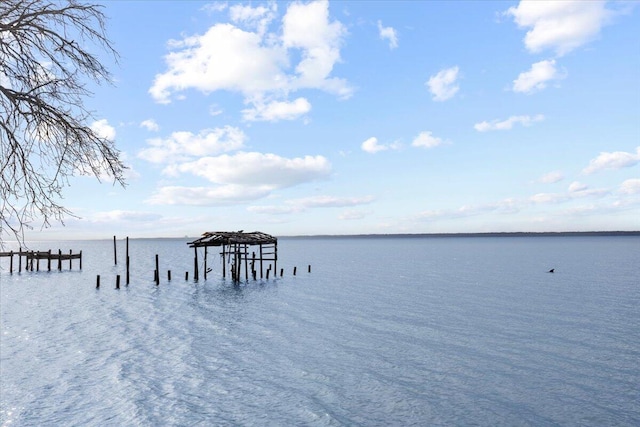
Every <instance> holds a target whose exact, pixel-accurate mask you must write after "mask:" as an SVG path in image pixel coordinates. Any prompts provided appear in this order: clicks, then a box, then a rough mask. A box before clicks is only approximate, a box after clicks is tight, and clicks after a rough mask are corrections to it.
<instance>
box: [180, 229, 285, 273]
mask: <svg viewBox="0 0 640 427" xmlns="http://www.w3.org/2000/svg"><path fill="white" fill-rule="evenodd" d="M187 244H188V245H189V247H191V248H194V251H195V258H194V270H195V271H194V279H195V280H198V248H204V269H203V271H204V279H205V280H206V279H207V273H208V272H209V271H210V268H208V266H207V255H208V248H209V247H210V246H217V247H220V257H221V259H222V277H224V278H226V277H227V272H229V273H230V275H231V279H232V280H233V281H234V282H236V281H240V278H241V276H242V272H243V270H244V276H245V278H246V279H247V280H249V277H250V275H249V273H250V272H251V276H252V277H253V279H254V280H255V279H256V277H257V274H258V271H259V272H260V278H262V277H263V276H264V274H265V268H267V270H266V274H267V278H269V272H270V271H271V267H273V274H274V276H275V272H276V270H277V267H278V265H277V263H278V239H277V238H275V237H273V236H271V235H269V234H266V233H262V232H260V231H252V232H250V233H245V232H244V230H240V231H213V232H206V233H203V234H202V237H201V238H199V239H197V240H194V241H193V242H189V243H187ZM271 262H273V264H271ZM265 264H267V265H265ZM258 269H259V270H258Z"/></svg>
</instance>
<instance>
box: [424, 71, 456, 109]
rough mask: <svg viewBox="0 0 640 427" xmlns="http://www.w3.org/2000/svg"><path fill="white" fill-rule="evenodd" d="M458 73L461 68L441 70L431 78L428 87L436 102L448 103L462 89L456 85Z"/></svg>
mask: <svg viewBox="0 0 640 427" xmlns="http://www.w3.org/2000/svg"><path fill="white" fill-rule="evenodd" d="M458 72H459V68H458V67H457V66H456V67H451V68H447V69H444V70H441V71H439V72H438V73H437V74H435V75H433V76H431V77H430V78H429V80H428V81H427V83H426V85H427V87H428V88H429V91H430V92H431V94H432V95H433V100H434V101H446V100H447V99H450V98H452V97H453V96H454V95H455V94H456V93H457V92H458V90H459V89H460V87H459V86H458V85H457V84H456V80H457V79H458Z"/></svg>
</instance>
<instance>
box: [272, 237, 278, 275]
mask: <svg viewBox="0 0 640 427" xmlns="http://www.w3.org/2000/svg"><path fill="white" fill-rule="evenodd" d="M277 270H278V241H277V240H276V242H275V243H274V244H273V271H274V273H275V272H276V271H277Z"/></svg>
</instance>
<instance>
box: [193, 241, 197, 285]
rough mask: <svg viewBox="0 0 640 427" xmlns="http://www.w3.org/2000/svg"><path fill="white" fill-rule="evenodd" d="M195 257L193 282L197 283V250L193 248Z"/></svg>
mask: <svg viewBox="0 0 640 427" xmlns="http://www.w3.org/2000/svg"><path fill="white" fill-rule="evenodd" d="M193 251H194V253H195V256H194V258H193V280H195V281H196V282H197V281H198V248H197V247H195V248H193Z"/></svg>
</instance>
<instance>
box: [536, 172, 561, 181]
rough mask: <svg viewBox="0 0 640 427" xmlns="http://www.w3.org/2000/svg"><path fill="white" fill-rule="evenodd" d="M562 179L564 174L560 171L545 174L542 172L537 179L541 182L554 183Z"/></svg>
mask: <svg viewBox="0 0 640 427" xmlns="http://www.w3.org/2000/svg"><path fill="white" fill-rule="evenodd" d="M563 179H564V174H563V173H562V172H560V171H553V172H549V173H547V174H544V175H542V176H541V177H540V179H539V180H538V181H539V182H542V183H543V184H554V183H556V182H559V181H562V180H563Z"/></svg>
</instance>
